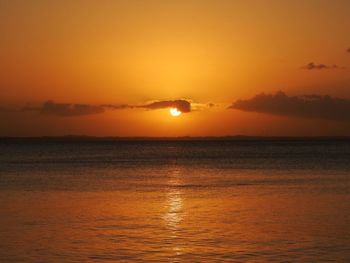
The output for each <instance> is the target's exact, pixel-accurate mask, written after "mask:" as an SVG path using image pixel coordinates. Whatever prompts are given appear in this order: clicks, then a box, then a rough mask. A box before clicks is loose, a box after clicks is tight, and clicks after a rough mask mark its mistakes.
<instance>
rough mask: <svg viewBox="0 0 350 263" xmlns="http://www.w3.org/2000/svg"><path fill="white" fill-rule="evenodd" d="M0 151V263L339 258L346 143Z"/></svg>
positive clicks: (66, 144)
mask: <svg viewBox="0 0 350 263" xmlns="http://www.w3.org/2000/svg"><path fill="white" fill-rule="evenodd" d="M0 150H1V151H0V262H116V261H120V262H127V261H130V262H137V261H139V262H147V261H149V262H152V261H153V262H225V261H227V262H329V261H335V262H349V261H350V227H349V226H348V225H349V222H350V174H349V171H350V161H349V160H350V142H349V141H346V140H334V141H332V140H273V141H270V140H268V141H111V140H107V141H72V140H67V141H65V140H61V141H47V140H46V141H43V140H32V141H30V140H17V141H16V140H2V141H0Z"/></svg>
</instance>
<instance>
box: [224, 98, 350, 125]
mask: <svg viewBox="0 0 350 263" xmlns="http://www.w3.org/2000/svg"><path fill="white" fill-rule="evenodd" d="M229 108H230V109H237V110H242V111H248V112H260V113H268V114H275V115H285V116H296V117H303V118H318V119H326V120H338V121H350V100H349V99H341V98H333V97H330V96H320V95H305V96H288V95H286V94H285V93H283V92H281V91H280V92H277V93H276V94H274V95H272V94H264V93H262V94H259V95H256V96H255V97H253V98H251V99H247V100H237V101H236V102H234V103H233V104H232V105H231V106H230V107H229Z"/></svg>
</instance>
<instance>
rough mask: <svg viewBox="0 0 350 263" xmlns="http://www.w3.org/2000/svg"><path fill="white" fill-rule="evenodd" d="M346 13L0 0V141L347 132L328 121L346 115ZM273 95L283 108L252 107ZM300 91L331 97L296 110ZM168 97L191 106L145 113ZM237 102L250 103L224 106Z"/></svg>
mask: <svg viewBox="0 0 350 263" xmlns="http://www.w3.org/2000/svg"><path fill="white" fill-rule="evenodd" d="M349 10H350V2H349V1H347V0H344V1H341V0H332V1H326V0H308V1H278V0H269V1H268V0H266V1H260V0H255V1H253V0H245V1H230V0H227V1H225V0H217V1H209V0H197V1H193V0H192V1H191V0H186V1H185V0H177V1H175V0H173V1H170V0H144V1H142V0H138V1H137V0H124V1H117V0H116V1H63V0H62V1H19V0H11V1H1V3H0V34H1V42H0V47H1V48H0V57H1V60H0V69H1V70H0V136H4V135H6V136H40V135H65V134H80V135H82V134H86V135H98V136H104V135H108V136H110V135H111V136H185V135H190V136H206V135H217V136H219V135H235V134H246V135H350V117H349V118H347V117H346V116H343V117H341V118H338V116H339V114H340V115H341V113H342V112H347V111H348V110H349V111H348V112H349V116H350V52H349V51H347V50H348V49H349V48H350V34H349V28H350V18H349ZM309 63H312V64H309ZM308 64H309V65H308ZM307 65H308V66H307ZM278 91H283V92H284V93H285V94H286V95H285V97H284V100H283V103H281V101H280V100H279V97H273V98H272V99H271V98H267V99H266V101H265V103H264V104H263V105H262V104H257V101H256V100H250V99H251V98H254V97H255V96H256V95H258V94H261V93H263V92H264V93H266V94H275V93H276V92H278ZM305 94H316V95H320V96H324V95H330V96H331V101H330V102H329V101H328V100H327V99H323V97H320V98H319V97H317V98H316V99H315V100H316V101H314V102H312V103H311V104H310V105H309V104H308V106H305V107H303V106H301V105H304V103H305V99H304V97H300V96H302V95H305ZM295 96H297V97H295ZM335 98H340V99H341V100H339V99H335ZM49 100H50V101H53V104H52V105H54V109H51V110H50V111H47V109H46V108H45V106H44V105H45V102H47V101H49ZM174 100H186V101H188V102H190V103H191V111H190V112H188V113H183V114H182V115H181V116H179V117H176V118H174V117H171V116H170V114H169V107H164V108H157V109H154V108H152V109H150V108H148V106H146V107H144V106H145V105H150V103H152V102H155V101H159V102H164V101H174ZM237 100H249V101H248V104H249V105H248V104H247V103H245V104H244V106H243V107H239V108H238V107H236V106H235V107H233V108H232V109H228V107H229V106H230V105H232V103H234V102H236V101H237ZM295 100H297V102H295ZM289 102H290V103H289ZM209 103H212V104H214V106H212V107H210V106H209V105H208V104H209ZM62 104H72V105H68V106H67V105H66V106H62ZM73 104H84V105H85V106H84V107H85V108H86V111H84V113H81V112H80V111H79V112H75V108H74V107H75V106H74V105H73ZM281 104H283V106H281ZM105 105H127V106H128V107H126V108H124V109H119V108H118V109H115V108H114V109H112V108H110V107H105ZM162 105H163V104H162ZM166 105H168V104H166ZM285 105H287V106H285ZM288 105H289V106H288ZM334 105H335V106H334ZM135 106H137V107H135ZM139 106H142V107H139ZM62 107H63V108H65V107H66V108H68V109H69V114H57V112H56V110H57V108H60V109H61V110H62ZM91 107H92V108H91ZM286 107H287V108H286ZM66 108H65V109H63V110H67V109H66ZM72 108H73V109H72ZM99 109H101V111H99ZM95 110H97V111H95ZM72 112H73V113H72ZM61 113H62V112H61ZM71 113H72V114H71Z"/></svg>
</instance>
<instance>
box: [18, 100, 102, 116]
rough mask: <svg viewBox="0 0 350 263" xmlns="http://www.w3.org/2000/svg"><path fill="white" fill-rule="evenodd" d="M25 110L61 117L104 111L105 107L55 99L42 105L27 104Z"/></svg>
mask: <svg viewBox="0 0 350 263" xmlns="http://www.w3.org/2000/svg"><path fill="white" fill-rule="evenodd" d="M22 110H23V111H38V112H40V113H42V114H48V115H54V116H60V117H74V116H84V115H93V114H99V113H103V112H104V111H105V110H104V107H102V106H96V105H89V104H69V103H56V102H54V101H51V100H50V101H46V102H45V103H44V104H43V105H42V106H40V107H30V106H26V107H24V108H23V109H22Z"/></svg>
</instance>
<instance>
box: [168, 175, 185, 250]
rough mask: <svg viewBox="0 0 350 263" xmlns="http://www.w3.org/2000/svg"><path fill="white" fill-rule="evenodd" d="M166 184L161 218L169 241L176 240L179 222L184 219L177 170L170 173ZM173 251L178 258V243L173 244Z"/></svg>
mask: <svg viewBox="0 0 350 263" xmlns="http://www.w3.org/2000/svg"><path fill="white" fill-rule="evenodd" d="M167 184H168V185H169V187H168V190H167V193H166V204H165V205H166V207H167V210H166V213H165V214H164V216H163V219H164V221H165V223H166V225H167V228H168V229H169V230H170V233H171V236H170V237H169V238H170V239H175V240H176V239H178V238H179V232H180V230H181V229H180V228H181V222H182V221H183V219H184V216H185V214H184V211H183V198H182V192H181V191H180V189H179V187H178V186H180V185H181V184H182V180H181V172H180V170H179V169H175V170H173V171H172V173H171V176H170V179H169V180H168V182H167ZM173 244H174V246H173V248H172V249H173V251H174V253H175V254H176V256H180V255H181V254H182V250H183V249H182V247H180V246H179V245H180V244H179V242H174V243H173Z"/></svg>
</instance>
